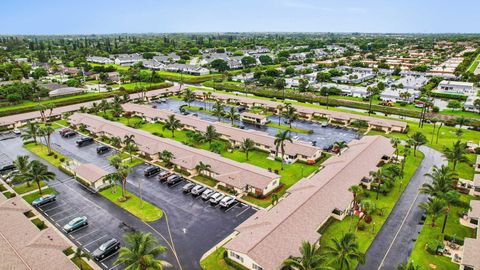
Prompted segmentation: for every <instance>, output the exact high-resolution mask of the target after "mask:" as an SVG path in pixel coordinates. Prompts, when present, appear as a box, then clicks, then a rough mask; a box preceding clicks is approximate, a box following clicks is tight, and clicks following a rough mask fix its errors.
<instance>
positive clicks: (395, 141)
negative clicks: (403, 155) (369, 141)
mask: <svg viewBox="0 0 480 270" xmlns="http://www.w3.org/2000/svg"><path fill="white" fill-rule="evenodd" d="M390 143H391V144H392V145H393V147H394V148H395V155H396V158H397V160H398V150H399V149H398V146H399V145H400V143H401V141H400V139H399V138H397V137H395V138H392V139H391V140H390Z"/></svg>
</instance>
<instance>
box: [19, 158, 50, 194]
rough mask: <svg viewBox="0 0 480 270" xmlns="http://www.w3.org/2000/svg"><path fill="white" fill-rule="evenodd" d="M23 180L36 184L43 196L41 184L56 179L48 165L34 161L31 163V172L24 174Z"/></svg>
mask: <svg viewBox="0 0 480 270" xmlns="http://www.w3.org/2000/svg"><path fill="white" fill-rule="evenodd" d="M23 179H24V180H25V181H26V182H30V183H36V184H37V187H38V193H40V195H42V188H41V186H40V183H41V182H48V181H50V180H53V179H55V173H53V172H50V171H49V170H48V167H47V165H45V164H43V163H41V162H40V161H38V160H32V161H31V162H30V170H29V171H28V172H27V173H26V174H24V176H23Z"/></svg>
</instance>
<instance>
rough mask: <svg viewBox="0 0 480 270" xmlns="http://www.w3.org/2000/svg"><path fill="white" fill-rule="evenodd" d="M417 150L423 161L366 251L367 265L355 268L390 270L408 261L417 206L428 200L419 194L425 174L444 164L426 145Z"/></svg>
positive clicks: (416, 231)
mask: <svg viewBox="0 0 480 270" xmlns="http://www.w3.org/2000/svg"><path fill="white" fill-rule="evenodd" d="M419 150H420V151H422V152H423V153H424V154H425V158H424V159H423V161H422V163H421V164H420V166H419V167H418V169H417V171H416V172H415V174H414V175H413V177H412V179H411V180H410V182H409V184H408V185H407V188H406V189H405V191H404V192H403V194H402V196H401V197H400V199H399V200H398V202H397V204H396V205H395V207H394V208H393V210H392V212H391V213H390V216H389V217H388V219H387V221H386V222H385V224H384V225H383V227H382V229H381V230H380V232H379V233H378V234H377V236H376V237H375V240H374V241H373V243H372V245H371V246H370V248H369V249H368V251H367V254H366V255H367V261H366V263H365V264H363V265H360V266H359V267H358V268H357V269H359V270H374V269H385V270H393V269H397V266H398V265H399V264H400V263H405V262H407V261H408V258H409V257H410V254H411V252H412V249H413V247H414V245H415V241H416V239H417V236H418V234H419V233H420V231H421V229H422V225H420V224H419V221H420V219H421V216H422V210H421V209H420V208H419V207H418V205H419V204H420V203H421V202H424V201H426V200H427V197H426V196H425V195H424V194H420V193H419V188H420V186H421V185H422V184H423V183H425V181H428V178H426V177H425V176H424V175H425V174H426V173H428V172H430V171H431V169H432V167H433V165H437V166H441V165H442V164H446V162H445V160H444V158H443V157H442V153H440V152H438V151H436V150H434V149H432V148H429V147H426V146H422V147H420V149H419Z"/></svg>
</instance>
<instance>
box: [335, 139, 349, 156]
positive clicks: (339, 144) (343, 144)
mask: <svg viewBox="0 0 480 270" xmlns="http://www.w3.org/2000/svg"><path fill="white" fill-rule="evenodd" d="M333 147H334V149H336V150H337V151H338V155H341V154H342V149H344V148H348V144H347V143H346V142H345V141H337V142H335V144H334V145H333Z"/></svg>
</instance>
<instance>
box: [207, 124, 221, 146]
mask: <svg viewBox="0 0 480 270" xmlns="http://www.w3.org/2000/svg"><path fill="white" fill-rule="evenodd" d="M219 136H220V135H219V134H218V133H217V131H216V130H215V127H214V126H212V125H208V126H207V130H206V131H205V134H203V138H204V139H205V141H206V142H208V145H209V146H210V147H211V146H212V142H213V141H214V140H216V139H217V138H218V137H219Z"/></svg>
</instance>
